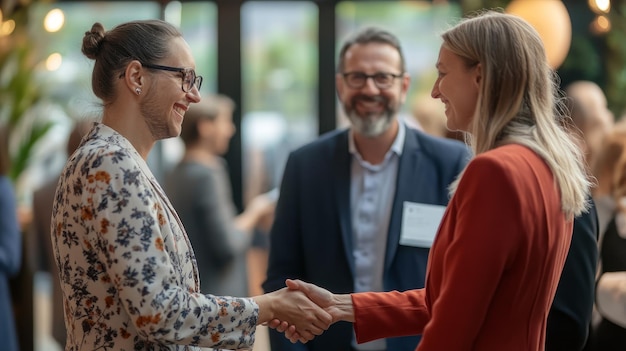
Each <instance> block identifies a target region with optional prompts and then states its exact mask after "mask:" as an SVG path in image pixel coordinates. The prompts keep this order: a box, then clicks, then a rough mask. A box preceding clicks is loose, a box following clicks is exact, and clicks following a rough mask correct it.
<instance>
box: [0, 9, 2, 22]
mask: <svg viewBox="0 0 626 351" xmlns="http://www.w3.org/2000/svg"><path fill="white" fill-rule="evenodd" d="M0 23H2V9H0Z"/></svg>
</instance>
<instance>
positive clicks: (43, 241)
mask: <svg viewBox="0 0 626 351" xmlns="http://www.w3.org/2000/svg"><path fill="white" fill-rule="evenodd" d="M93 122H94V121H93V120H91V119H84V120H79V121H77V122H76V123H75V124H74V127H73V128H72V130H71V131H70V134H69V136H68V138H67V144H66V150H65V151H66V155H67V156H68V157H69V156H70V155H71V154H72V153H73V152H74V151H75V150H76V149H77V148H78V145H80V141H81V140H82V138H83V136H85V134H87V132H89V129H91V127H92V125H93ZM58 182H59V175H56V176H54V177H52V179H50V180H49V181H48V182H46V183H45V184H43V185H42V186H41V187H39V188H37V189H36V190H35V191H34V192H33V204H32V214H33V220H32V222H31V226H30V228H31V231H32V232H33V235H32V236H31V237H32V238H36V239H37V243H38V248H37V249H38V250H37V253H38V254H39V255H38V256H39V257H38V259H39V265H38V269H40V270H42V271H44V272H48V273H49V274H50V281H51V286H52V296H51V307H52V311H51V314H52V315H51V316H50V317H51V318H50V321H51V323H50V324H48V322H49V321H46V323H45V325H46V326H48V325H50V326H51V332H52V337H53V338H54V340H55V341H56V342H57V343H58V344H59V346H60V347H61V349H65V339H66V329H65V319H64V317H63V295H62V293H61V285H60V282H59V276H58V273H57V270H56V263H55V262H54V253H53V251H52V241H51V240H50V220H51V218H52V202H53V200H54V193H55V191H56V188H57V184H58ZM46 330H47V329H46Z"/></svg>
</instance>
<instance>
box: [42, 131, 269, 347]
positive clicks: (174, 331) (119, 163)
mask: <svg viewBox="0 0 626 351" xmlns="http://www.w3.org/2000/svg"><path fill="white" fill-rule="evenodd" d="M51 225H52V234H51V235H52V242H53V247H54V251H55V260H56V263H57V266H58V268H59V274H60V279H61V286H62V290H63V298H64V309H65V324H66V326H67V331H68V335H67V347H66V350H115V351H122V350H196V349H197V347H195V346H202V347H215V348H227V349H241V348H250V347H251V346H252V344H253V342H254V332H255V326H256V323H257V318H258V306H257V304H256V303H255V302H254V301H253V300H251V299H247V298H233V297H218V296H213V295H203V294H201V293H199V291H200V289H199V278H198V269H197V266H196V260H195V256H194V253H193V250H192V248H191V245H190V243H189V240H188V238H187V235H186V233H185V231H184V228H183V226H182V224H181V223H180V220H179V218H178V215H177V214H176V212H175V211H174V209H173V208H172V206H171V204H170V202H169V200H168V199H167V197H166V196H165V194H164V192H163V190H162V189H161V187H160V185H159V184H158V183H157V181H156V179H155V178H154V176H153V175H152V173H151V172H150V170H149V168H148V166H147V164H146V163H145V161H144V160H143V159H142V158H141V156H140V155H139V154H138V153H137V151H136V150H135V149H134V148H133V146H132V144H130V142H129V141H128V140H127V139H125V138H124V137H123V136H122V135H120V134H118V133H116V132H115V131H114V130H113V129H111V128H109V127H107V126H105V125H103V124H96V125H95V127H94V128H93V129H92V130H91V132H89V134H88V135H87V136H86V137H85V140H83V143H82V144H81V146H80V148H79V149H78V150H77V151H76V152H75V153H74V154H73V155H72V157H71V158H70V159H69V161H68V163H67V165H66V166H65V169H64V170H63V173H62V176H61V179H60V181H59V185H58V187H57V193H56V195H55V204H54V208H53V215H52V223H51Z"/></svg>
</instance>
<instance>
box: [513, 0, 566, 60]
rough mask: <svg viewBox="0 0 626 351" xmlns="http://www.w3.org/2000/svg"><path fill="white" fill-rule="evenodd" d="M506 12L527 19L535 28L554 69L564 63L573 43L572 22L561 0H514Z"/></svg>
mask: <svg viewBox="0 0 626 351" xmlns="http://www.w3.org/2000/svg"><path fill="white" fill-rule="evenodd" d="M504 11H505V12H506V13H509V14H512V15H516V16H519V17H521V18H523V19H525V20H526V21H527V22H528V23H530V24H531V25H532V26H533V27H534V28H535V30H536V31H537V32H538V33H539V36H540V37H541V40H542V41H543V45H544V47H545V48H546V55H547V59H548V64H550V66H551V67H552V68H554V69H556V68H558V67H559V66H560V65H561V64H562V63H563V61H564V60H565V57H566V56H567V53H568V52H569V48H570V45H571V42H572V22H571V20H570V17H569V13H568V12H567V8H566V7H565V5H563V2H561V0H513V1H511V3H510V4H509V6H507V7H506V9H505V10H504Z"/></svg>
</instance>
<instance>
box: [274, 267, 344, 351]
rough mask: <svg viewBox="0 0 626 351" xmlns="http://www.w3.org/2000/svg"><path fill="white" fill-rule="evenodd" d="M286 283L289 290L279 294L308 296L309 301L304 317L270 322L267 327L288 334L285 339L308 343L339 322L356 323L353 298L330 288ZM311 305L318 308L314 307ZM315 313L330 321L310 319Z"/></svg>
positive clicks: (304, 309) (297, 281)
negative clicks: (333, 291) (336, 292)
mask: <svg viewBox="0 0 626 351" xmlns="http://www.w3.org/2000/svg"><path fill="white" fill-rule="evenodd" d="M285 283H286V284H287V288H285V289H283V290H279V291H285V292H286V293H298V295H299V296H300V295H305V296H304V298H305V299H307V300H308V301H307V302H303V306H302V309H303V311H302V312H303V314H301V315H299V316H297V315H295V316H294V315H290V316H285V317H281V316H279V315H276V318H275V319H273V320H271V321H270V322H269V323H267V325H268V327H270V328H272V329H276V330H277V331H279V332H281V333H285V337H286V338H287V339H289V341H291V342H292V343H295V342H297V341H300V342H302V343H306V342H307V341H310V340H312V339H313V338H314V337H315V335H321V334H322V332H323V331H324V330H326V329H328V327H330V325H331V324H333V323H335V322H337V321H339V320H346V321H350V322H353V321H354V320H353V319H354V317H353V310H352V300H351V298H350V295H335V294H333V293H331V292H330V291H328V290H326V289H323V288H320V287H318V286H316V285H313V284H309V283H306V282H303V281H301V280H291V279H287V280H286V281H285ZM311 304H312V305H314V306H315V307H312V306H311ZM320 308H321V311H323V312H324V313H325V315H324V314H320V313H319V311H316V309H320ZM311 311H316V313H313V315H316V316H323V317H327V319H326V318H323V320H321V321H320V320H318V321H314V320H310V319H309V318H310V317H311V313H310V312H311ZM308 322H311V324H309V325H307V323H308Z"/></svg>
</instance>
